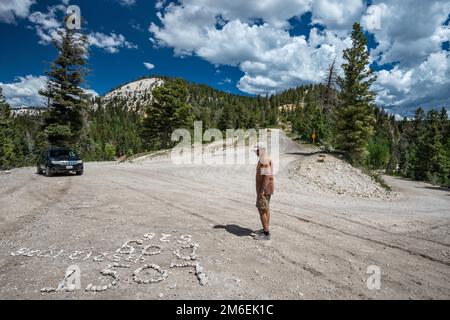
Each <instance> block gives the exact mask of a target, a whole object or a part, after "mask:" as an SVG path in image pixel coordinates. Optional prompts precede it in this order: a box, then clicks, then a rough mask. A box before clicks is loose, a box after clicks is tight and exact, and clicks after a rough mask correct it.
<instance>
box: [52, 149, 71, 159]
mask: <svg viewBox="0 0 450 320" xmlns="http://www.w3.org/2000/svg"><path fill="white" fill-rule="evenodd" d="M50 157H51V158H60V157H75V153H74V152H73V151H70V150H50Z"/></svg>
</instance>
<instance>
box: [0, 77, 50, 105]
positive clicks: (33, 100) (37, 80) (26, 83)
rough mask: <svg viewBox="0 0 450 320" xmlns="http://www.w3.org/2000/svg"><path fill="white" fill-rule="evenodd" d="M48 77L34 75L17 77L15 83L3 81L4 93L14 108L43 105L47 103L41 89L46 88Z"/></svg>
mask: <svg viewBox="0 0 450 320" xmlns="http://www.w3.org/2000/svg"><path fill="white" fill-rule="evenodd" d="M46 81H47V77H45V76H32V75H28V76H25V77H17V79H16V80H15V81H14V82H13V83H2V82H0V87H2V89H3V95H4V96H5V98H6V101H7V102H8V103H9V104H10V105H11V107H13V108H22V107H41V106H43V105H45V101H44V99H43V97H42V96H40V95H39V90H41V89H43V88H45V84H46Z"/></svg>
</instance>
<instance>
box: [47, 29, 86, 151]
mask: <svg viewBox="0 0 450 320" xmlns="http://www.w3.org/2000/svg"><path fill="white" fill-rule="evenodd" d="M59 34H60V36H61V41H60V42H58V41H55V46H56V48H57V49H58V52H59V55H58V57H57V58H56V60H55V61H54V62H53V63H52V64H51V70H50V71H49V72H47V76H48V82H47V87H46V89H45V90H43V91H41V92H40V94H41V95H42V96H44V97H46V98H47V99H48V102H49V110H48V116H47V117H46V119H45V123H44V128H43V129H44V130H45V131H44V132H45V134H46V136H47V139H48V143H49V144H51V145H59V146H62V145H64V146H71V147H74V148H76V149H78V147H79V146H78V143H79V140H80V136H81V133H82V129H83V113H84V110H85V109H86V106H87V105H88V101H86V100H85V98H84V91H83V89H82V87H81V86H82V85H83V83H84V77H85V75H86V73H87V71H86V68H85V64H86V61H85V56H86V48H87V45H86V43H87V38H86V37H85V36H82V35H80V34H79V33H75V31H74V30H71V29H68V28H67V27H66V28H65V30H64V31H61V32H59Z"/></svg>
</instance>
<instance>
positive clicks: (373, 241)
mask: <svg viewBox="0 0 450 320" xmlns="http://www.w3.org/2000/svg"><path fill="white" fill-rule="evenodd" d="M280 213H282V214H284V215H285V216H289V217H291V218H294V219H297V220H299V221H302V222H304V223H311V224H314V225H317V226H320V227H323V228H326V229H329V230H333V231H336V232H339V233H342V234H345V235H347V236H349V237H354V238H358V239H361V240H365V241H369V242H372V243H375V244H378V245H381V246H384V247H388V248H391V249H398V250H400V251H403V252H406V253H409V254H411V255H414V256H418V257H421V258H424V259H428V260H430V261H433V262H437V263H441V264H444V265H446V266H450V261H443V260H440V259H437V258H435V257H432V256H430V255H427V254H424V253H421V252H417V251H413V250H411V249H408V248H404V247H401V246H398V245H395V244H390V243H387V242H384V241H381V240H375V239H371V238H368V237H364V236H361V235H357V234H353V233H350V232H347V231H344V230H340V229H338V228H335V227H332V226H329V225H326V224H323V223H320V222H315V221H312V220H309V219H305V218H300V217H297V216H294V215H291V214H289V213H286V212H280Z"/></svg>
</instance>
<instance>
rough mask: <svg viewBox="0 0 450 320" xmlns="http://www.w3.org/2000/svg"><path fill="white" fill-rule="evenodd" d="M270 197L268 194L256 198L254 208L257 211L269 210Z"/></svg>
mask: <svg viewBox="0 0 450 320" xmlns="http://www.w3.org/2000/svg"><path fill="white" fill-rule="evenodd" d="M271 197H272V196H271V195H270V194H265V195H261V196H258V197H257V198H256V207H257V208H258V209H259V210H269V206H270V198H271Z"/></svg>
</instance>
